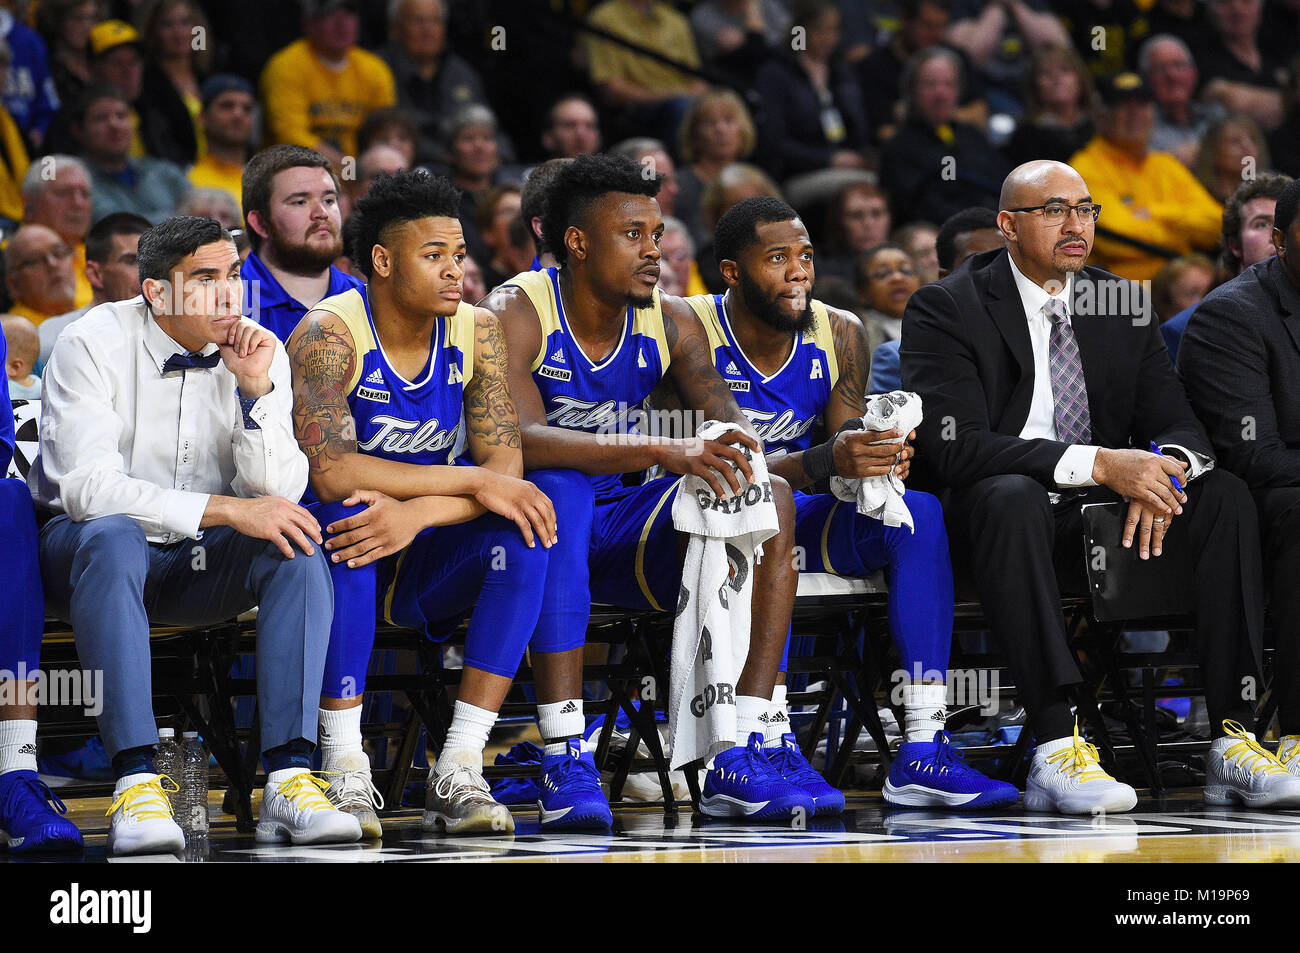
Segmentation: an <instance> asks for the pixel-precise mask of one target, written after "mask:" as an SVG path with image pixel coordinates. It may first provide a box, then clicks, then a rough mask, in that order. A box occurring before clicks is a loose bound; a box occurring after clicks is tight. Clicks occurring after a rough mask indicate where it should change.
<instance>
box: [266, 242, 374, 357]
mask: <svg viewBox="0 0 1300 953" xmlns="http://www.w3.org/2000/svg"><path fill="white" fill-rule="evenodd" d="M242 274H243V276H244V314H245V315H247V316H248V317H250V318H252V319H253V320H254V321H256V322H258V323H259V324H260V325H262V327H264V328H266V329H267V330H268V331H270V332H271V333H272V334H274V335H275V336H276V337H278V338H279V339H280V340H281V341H282V342H284V343H286V344H287V343H289V335H291V334H293V329H294V328H296V327H297V326H298V322H299V321H301V320H302V316H303V315H304V314H306V313H307V311H308V308H307V306H306V305H305V304H303V303H302V302H301V301H299V300H298V299H297V298H295V297H293V295H291V294H289V292H287V291H285V290H284V288H283V287H282V286H281V285H280V282H278V281H276V279H275V276H274V275H273V274H271V271H270V269H268V268H267V267H266V265H264V264H262V260H261V259H260V258H258V257H257V252H250V253H249V255H248V258H246V259H245V260H244V268H243V271H242ZM254 283H256V285H255V284H254ZM354 288H355V289H356V290H357V291H360V292H361V294H362V295H363V296H364V295H365V293H366V286H365V283H364V282H362V281H358V280H357V279H356V278H353V277H352V276H351V275H349V274H346V273H344V272H342V271H339V270H338V269H337V268H335V267H334V266H333V265H330V286H329V290H328V291H326V292H325V297H326V298H332V297H333V296H334V295H341V294H343V292H345V291H351V290H353V289H354ZM254 303H256V305H257V314H254V313H253V305H254Z"/></svg>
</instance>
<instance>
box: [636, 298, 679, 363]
mask: <svg viewBox="0 0 1300 953" xmlns="http://www.w3.org/2000/svg"><path fill="white" fill-rule="evenodd" d="M651 297H652V298H653V299H654V300H653V302H652V303H651V305H650V307H648V308H638V309H637V310H636V311H633V312H632V333H633V334H644V335H645V336H646V337H650V338H653V339H654V342H655V347H656V348H658V350H659V369H660V370H661V371H662V372H663V373H664V374H667V373H668V365H669V364H670V363H672V356H671V355H670V354H669V353H668V332H666V331H665V330H664V311H663V300H662V298H661V297H660V295H659V286H658V285H655V289H654V291H653V292H651Z"/></svg>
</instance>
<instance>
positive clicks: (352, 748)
mask: <svg viewBox="0 0 1300 953" xmlns="http://www.w3.org/2000/svg"><path fill="white" fill-rule="evenodd" d="M316 723H317V738H318V740H319V742H320V763H321V767H322V768H325V767H328V766H329V764H330V762H331V761H333V760H334V758H336V757H338V756H339V755H341V754H352V753H355V752H362V753H364V749H363V748H362V747H361V706H360V705H356V706H354V707H352V708H343V709H339V710H337V711H329V710H327V709H324V708H322V709H320V710H319V712H317V715H316Z"/></svg>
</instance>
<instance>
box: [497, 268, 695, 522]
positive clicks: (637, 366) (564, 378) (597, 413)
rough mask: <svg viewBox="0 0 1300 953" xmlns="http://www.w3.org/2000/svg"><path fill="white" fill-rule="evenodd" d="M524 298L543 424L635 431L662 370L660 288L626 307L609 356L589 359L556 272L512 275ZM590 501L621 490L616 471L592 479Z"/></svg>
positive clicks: (666, 358) (665, 351) (663, 342)
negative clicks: (535, 337)
mask: <svg viewBox="0 0 1300 953" xmlns="http://www.w3.org/2000/svg"><path fill="white" fill-rule="evenodd" d="M506 285H507V286H509V285H513V286H515V287H517V288H519V289H521V290H522V291H523V292H524V293H525V294H527V295H528V299H529V300H530V301H531V302H532V304H533V307H534V308H535V309H536V311H537V317H538V319H539V320H540V322H541V326H542V344H541V347H540V348H539V349H538V351H537V354H535V355H534V356H533V360H532V363H531V365H530V369H531V370H532V373H533V380H534V382H536V384H537V390H538V391H539V392H540V393H541V395H542V405H543V406H544V407H545V408H546V422H547V423H548V424H550V425H551V426H552V427H567V428H569V429H570V430H582V431H585V432H587V433H635V432H638V431H644V430H645V429H646V428H643V427H642V428H639V427H638V422H639V421H640V420H641V419H642V418H643V415H644V413H645V402H646V398H647V397H649V396H650V392H651V391H652V390H654V388H655V385H656V384H658V383H659V381H660V379H662V378H663V376H664V374H665V373H666V372H667V370H668V363H669V356H668V339H667V336H666V335H665V333H664V319H663V312H662V311H661V310H660V303H659V289H658V288H656V289H655V290H654V294H653V303H652V304H651V305H650V307H648V308H632V307H629V308H628V309H627V315H626V317H625V318H624V323H623V333H622V336H621V337H620V338H619V340H618V344H616V345H615V346H614V350H612V351H611V352H610V353H609V355H608V356H606V357H605V359H604V360H602V361H601V362H600V363H596V362H595V361H592V360H591V359H590V358H588V357H587V355H586V354H585V353H584V352H583V350H582V345H580V344H579V343H578V340H577V338H575V337H574V336H573V333H572V332H571V331H570V330H569V324H568V321H567V320H566V318H565V315H564V304H563V302H562V301H561V299H560V276H559V270H558V269H556V268H546V269H543V270H542V271H531V272H524V273H523V274H520V275H516V276H515V277H514V278H511V279H510V280H509V281H508V282H506ZM591 481H592V485H593V486H594V487H595V490H596V496H597V497H598V498H599V497H601V496H605V495H607V494H609V493H611V492H613V491H615V490H617V489H618V488H619V487H621V486H622V481H621V480H620V478H619V475H618V474H606V475H603V476H593V477H592V478H591Z"/></svg>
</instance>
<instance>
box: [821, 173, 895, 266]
mask: <svg viewBox="0 0 1300 953" xmlns="http://www.w3.org/2000/svg"><path fill="white" fill-rule="evenodd" d="M891 222H892V218H891V216H890V214H889V196H887V195H885V191H884V189H882V188H880V186H878V185H872V184H871V183H869V182H853V183H850V184H849V185H846V186H844V188H842V189H840V191H839V192H837V193H836V195H835V198H833V199H831V203H830V206H829V207H828V208H827V210H826V240H825V242H823V243H822V244H821V245H820V246H819V249H818V251H819V254H818V255H817V277H818V278H819V279H820V278H823V277H829V276H831V275H834V276H836V277H839V278H846V279H849V280H850V281H851V280H852V279H853V273H854V263H855V262H856V261H857V258H858V256H859V255H861V254H862V253H863V252H865V251H867V250H869V249H872V248H875V247H876V246H877V245H879V244H881V243H882V242H884V241H885V240H887V239H888V238H889V229H890V226H891Z"/></svg>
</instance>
